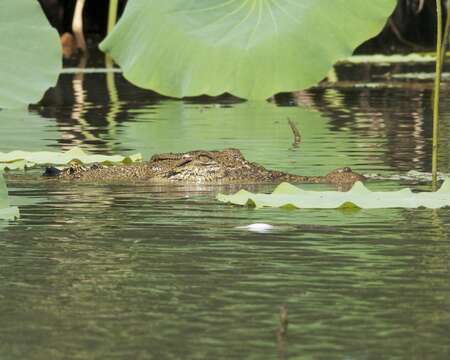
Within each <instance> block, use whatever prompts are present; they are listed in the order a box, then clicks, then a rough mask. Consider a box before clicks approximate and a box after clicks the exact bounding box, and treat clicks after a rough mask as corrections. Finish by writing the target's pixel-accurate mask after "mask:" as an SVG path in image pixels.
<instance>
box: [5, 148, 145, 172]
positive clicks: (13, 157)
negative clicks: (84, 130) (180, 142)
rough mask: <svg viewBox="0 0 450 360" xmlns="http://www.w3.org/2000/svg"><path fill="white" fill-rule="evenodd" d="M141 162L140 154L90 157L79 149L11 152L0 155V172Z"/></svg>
mask: <svg viewBox="0 0 450 360" xmlns="http://www.w3.org/2000/svg"><path fill="white" fill-rule="evenodd" d="M140 160H142V156H141V154H134V155H130V156H122V155H91V154H87V153H85V152H84V151H83V150H82V149H81V148H78V147H75V148H73V149H71V150H69V151H67V152H64V153H57V152H51V151H37V152H28V151H21V150H16V151H11V152H9V153H0V170H1V169H2V168H7V169H9V170H13V169H24V168H25V167H27V168H29V167H33V166H34V165H37V164H53V165H67V164H69V163H71V162H77V163H82V164H89V163H104V164H105V163H106V164H108V163H109V164H111V163H127V164H129V163H131V162H136V161H140Z"/></svg>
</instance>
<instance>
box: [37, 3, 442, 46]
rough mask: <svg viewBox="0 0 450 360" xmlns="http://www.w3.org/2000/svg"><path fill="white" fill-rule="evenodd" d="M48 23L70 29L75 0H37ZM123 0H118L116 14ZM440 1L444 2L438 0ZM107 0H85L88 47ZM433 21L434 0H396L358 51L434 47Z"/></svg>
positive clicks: (103, 19)
mask: <svg viewBox="0 0 450 360" xmlns="http://www.w3.org/2000/svg"><path fill="white" fill-rule="evenodd" d="M39 2H40V3H41V5H42V7H43V8H44V11H45V13H46V14H47V17H48V19H49V21H50V23H51V24H52V25H53V26H54V27H55V28H56V29H58V31H59V33H60V34H63V33H65V32H71V23H72V16H73V12H74V8H75V2H76V0H39ZM126 2H127V0H120V1H119V14H120V13H122V11H123V9H124V7H125V5H126ZM442 2H444V1H442ZM108 4H109V0H86V5H85V9H84V32H85V34H86V36H87V38H88V43H89V45H90V46H91V47H95V45H96V44H97V43H98V42H99V41H100V40H101V39H103V37H104V36H105V34H106V23H107V14H108ZM435 24H436V8H435V0H398V4H397V7H396V9H395V11H394V13H393V14H392V16H391V17H390V19H389V20H388V22H387V23H386V26H385V27H384V29H383V30H382V32H381V33H380V34H379V35H378V36H376V37H375V38H373V39H371V40H369V41H367V42H365V43H364V44H362V45H361V46H360V47H359V48H358V49H357V52H358V53H374V52H382V53H392V52H411V51H421V50H422V51H423V50H428V49H431V48H432V47H433V46H434V39H435Z"/></svg>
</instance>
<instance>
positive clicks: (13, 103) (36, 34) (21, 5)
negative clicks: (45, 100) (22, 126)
mask: <svg viewBox="0 0 450 360" xmlns="http://www.w3.org/2000/svg"><path fill="white" fill-rule="evenodd" d="M0 34H1V36H0V49H1V55H0V79H1V81H0V108H11V107H21V106H24V104H29V103H33V102H36V101H38V100H39V99H40V98H41V97H42V95H43V92H44V91H45V90H47V88H48V87H50V86H52V85H53V84H55V82H56V79H57V77H58V74H59V71H60V70H61V66H62V62H61V59H62V58H61V45H60V42H59V37H58V33H57V31H56V30H55V29H53V28H52V27H51V26H50V25H49V23H48V21H47V19H46V17H45V15H44V13H43V11H42V9H41V7H40V5H39V3H38V2H37V1H36V0H1V1H0Z"/></svg>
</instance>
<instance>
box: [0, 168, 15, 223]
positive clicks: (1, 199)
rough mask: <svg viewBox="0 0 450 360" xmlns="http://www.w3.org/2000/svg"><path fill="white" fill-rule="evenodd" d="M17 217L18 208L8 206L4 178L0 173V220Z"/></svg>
mask: <svg viewBox="0 0 450 360" xmlns="http://www.w3.org/2000/svg"><path fill="white" fill-rule="evenodd" d="M18 217H19V208H17V207H15V206H12V207H11V206H9V201H8V190H7V189H6V184H5V180H4V179H3V176H2V175H1V174H0V220H8V219H15V218H18Z"/></svg>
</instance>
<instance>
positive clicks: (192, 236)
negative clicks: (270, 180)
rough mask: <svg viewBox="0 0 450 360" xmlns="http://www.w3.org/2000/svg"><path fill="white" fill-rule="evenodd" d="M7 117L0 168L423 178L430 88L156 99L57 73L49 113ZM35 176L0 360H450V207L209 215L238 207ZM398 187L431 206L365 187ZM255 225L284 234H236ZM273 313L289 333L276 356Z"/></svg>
mask: <svg viewBox="0 0 450 360" xmlns="http://www.w3.org/2000/svg"><path fill="white" fill-rule="evenodd" d="M375 73H376V72H375ZM447 99H448V96H445V95H444V101H443V112H444V122H443V124H442V132H441V133H442V138H443V142H442V146H441V147H442V157H441V170H442V171H444V172H449V158H448V153H449V151H448V141H447V139H448V126H447V125H448V124H447V121H446V117H447V115H448V112H449V109H450V104H449V101H448V100H447ZM0 118H1V122H0V144H1V147H0V151H3V152H4V151H10V150H14V149H21V150H30V151H31V150H54V151H60V150H67V149H69V148H71V147H73V146H82V147H83V148H84V149H86V150H88V151H91V152H94V153H102V154H113V153H127V154H131V153H135V152H141V153H142V154H143V155H144V157H145V158H147V157H149V156H151V154H153V153H157V152H169V151H187V150H192V149H198V148H204V149H221V148H224V147H236V148H239V149H241V151H242V152H243V153H244V155H245V156H246V157H247V158H249V159H250V160H252V161H257V162H259V163H262V164H263V165H265V166H267V167H271V168H277V169H280V170H284V171H290V172H294V173H299V174H311V175H319V174H324V173H326V172H327V171H330V170H332V169H333V168H335V167H338V166H352V167H353V168H354V169H355V170H357V171H360V172H363V173H370V172H377V173H381V174H385V175H389V174H402V173H405V172H406V171H408V170H412V169H414V170H418V171H429V170H430V157H429V154H430V150H431V142H430V136H431V109H430V90H429V86H428V85H427V83H424V84H423V86H414V87H409V86H404V87H403V88H401V89H398V88H395V89H392V88H387V87H381V88H369V87H361V88H355V87H346V88H344V87H342V88H339V87H335V88H332V89H331V88H316V89H311V90H308V91H305V92H301V93H297V94H285V95H280V96H277V97H276V98H275V99H273V100H272V102H267V103H266V102H259V103H247V102H242V101H239V100H238V99H233V98H231V97H223V98H220V99H208V98H202V99H189V100H186V101H175V100H172V99H165V98H162V97H160V96H157V95H156V94H154V93H151V92H148V91H144V90H141V89H137V88H134V87H133V86H131V85H130V84H128V83H127V82H126V81H125V80H124V79H123V78H122V77H121V75H120V74H117V73H108V74H104V73H92V74H81V75H80V74H63V75H61V78H60V80H59V83H58V86H57V88H55V89H53V90H51V91H49V92H48V93H47V94H46V96H45V98H44V100H43V101H42V103H41V104H40V105H36V106H33V107H32V108H31V109H30V110H29V111H23V110H22V111H1V112H0ZM287 118H290V119H291V120H293V121H294V122H295V123H296V124H297V126H298V128H299V130H300V132H301V134H302V142H301V144H300V146H299V147H295V146H293V134H292V132H291V130H290V128H289V126H288V123H287ZM39 173H40V170H32V171H30V172H28V173H26V174H21V176H19V175H14V176H10V177H9V179H10V180H9V184H8V185H9V189H10V195H11V202H12V203H13V204H14V205H18V206H19V207H20V210H21V219H20V220H17V221H11V222H7V223H5V222H1V223H0V323H1V324H2V326H1V327H0V357H1V358H2V359H63V358H64V359H93V358H105V359H124V358H130V359H165V358H169V359H170V358H173V359H180V358H183V359H187V358H197V359H241V358H249V359H252V358H254V359H273V358H281V359H287V358H292V359H294V358H295V359H297V358H305V359H306V358H315V359H316V358H339V359H378V358H408V359H427V358H429V359H441V358H442V359H445V358H448V357H449V355H450V345H449V341H448V337H449V334H450V325H449V324H450V285H449V284H450V274H449V255H450V242H449V238H448V236H449V230H450V213H449V211H448V209H441V210H434V211H433V210H425V209H418V210H405V209H389V210H361V211H356V212H343V211H338V210H295V211H292V210H282V209H263V210H253V209H248V208H240V207H234V206H230V205H224V204H221V203H218V202H217V201H216V200H215V195H216V193H217V192H219V191H231V190H233V189H226V188H225V189H223V188H222V189H221V188H201V187H200V188H193V189H192V188H191V189H188V190H187V189H185V188H172V189H171V190H170V191H167V189H166V188H161V187H152V186H130V187H125V186H114V185H85V184H83V185H80V184H67V183H64V184H58V183H54V182H46V181H42V179H40V177H39ZM22 175H23V176H22ZM406 185H411V186H413V187H414V188H416V189H422V190H427V189H429V187H427V185H423V184H414V183H413V184H406V183H401V182H394V181H381V182H375V181H372V182H369V183H368V187H369V188H372V189H379V190H394V189H398V188H400V187H402V186H406ZM305 187H306V188H308V189H313V188H317V187H315V186H311V185H307V186H305ZM322 188H323V187H322ZM271 189H272V187H270V186H264V187H257V188H253V190H259V191H270V190H271ZM252 223H267V224H271V225H273V226H274V229H273V230H271V231H269V232H266V233H256V232H250V231H246V230H242V229H238V228H237V227H239V226H244V225H248V224H252ZM282 304H287V306H288V309H289V330H288V336H287V338H286V339H278V340H277V337H276V335H275V332H276V328H277V316H278V309H279V307H280V306H281V305H282Z"/></svg>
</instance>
